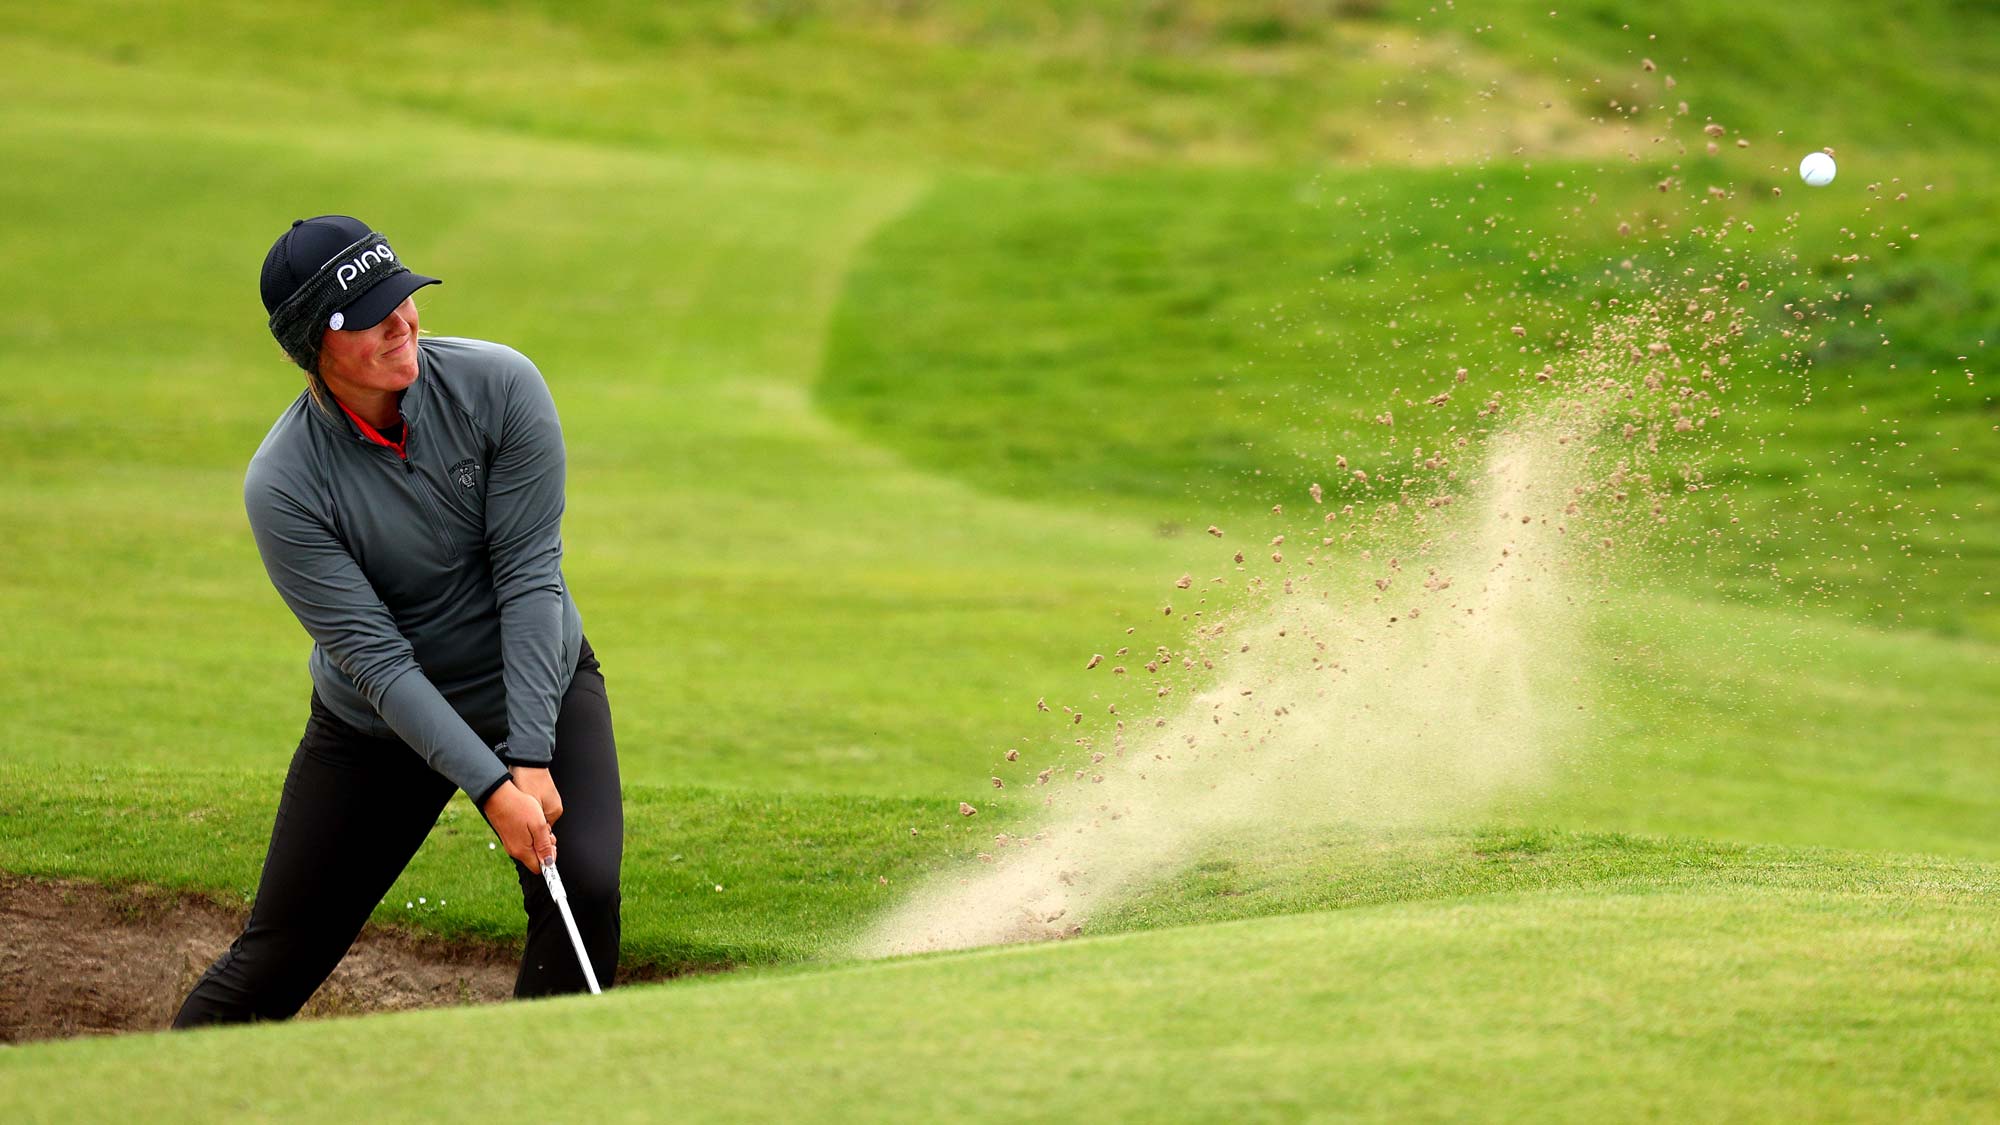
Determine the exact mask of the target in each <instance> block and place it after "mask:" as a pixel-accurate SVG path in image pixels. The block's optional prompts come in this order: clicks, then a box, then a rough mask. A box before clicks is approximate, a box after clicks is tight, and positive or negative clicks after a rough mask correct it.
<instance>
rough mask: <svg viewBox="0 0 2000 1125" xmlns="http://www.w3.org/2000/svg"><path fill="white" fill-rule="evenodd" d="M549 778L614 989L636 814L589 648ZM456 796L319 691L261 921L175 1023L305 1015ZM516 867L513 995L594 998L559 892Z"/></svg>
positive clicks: (256, 919)
mask: <svg viewBox="0 0 2000 1125" xmlns="http://www.w3.org/2000/svg"><path fill="white" fill-rule="evenodd" d="M549 773H550V776H551V777H552V779H553V780H554V781H555V784H556V790H557V791H558V792H559V793H561V794H562V802H563V815H562V819H561V820H559V821H557V822H556V825H555V833H556V851H557V862H558V865H559V866H560V868H561V870H562V879H563V888H564V890H566V891H567V892H568V893H569V902H570V908H571V910H572V911H574V912H575V914H576V925H577V929H578V930H580V931H581V932H582V933H583V942H584V945H585V947H586V948H588V949H589V950H590V961H591V966H592V968H593V969H594V970H595V971H596V973H597V979H598V982H599V983H600V984H602V985H603V986H604V987H606V988H609V987H610V986H611V982H612V977H613V976H614V975H615V972H616V969H617V965H618V905H619V896H618V866H619V862H620V860H621V858H622V856H623V853H624V846H625V813H624V807H623V805H622V803H621V802H620V799H619V790H618V748H617V745H616V744H615V743H614V742H613V741H612V737H611V704H610V701H609V699H608V698H607V697H606V695H605V693H604V676H603V673H602V672H601V671H600V670H599V668H598V663H597V658H596V655H595V654H594V653H593V652H592V651H591V649H590V642H589V641H585V642H584V643H583V645H582V651H581V654H580V655H579V658H578V660H577V669H576V675H575V678H574V679H572V680H571V682H570V685H569V690H568V691H567V692H565V693H564V695H563V699H562V708H561V710H560V711H559V712H558V713H557V716H556V742H555V756H554V760H553V761H552V762H550V764H549ZM456 791H457V790H456V789H455V788H454V787H453V786H452V783H451V782H449V781H447V780H445V779H444V777H443V776H442V775H440V774H438V773H436V772H434V771H433V770H432V769H431V768H430V767H429V766H428V765H426V764H425V763H424V760H423V759H422V758H421V757H419V756H418V755H417V752H416V751H415V750H412V749H411V748H410V747H409V745H408V744H406V743H404V742H403V741H402V740H401V739H397V738H371V737H369V736H367V735H365V734H362V733H361V732H359V731H357V730H355V729H354V728H353V727H351V726H348V725H347V724H346V723H344V722H342V721H341V720H340V719H339V718H338V717H336V716H335V715H334V714H333V713H332V712H331V711H329V710H327V708H326V706H325V704H323V703H321V702H320V699H319V695H318V693H317V692H315V693H314V694H313V698H312V716H311V718H310V719H308V720H307V722H306V730H305V737H304V738H302V739H301V740H300V741H299V748H298V751H297V752H296V753H295V754H293V755H292V767H291V771H290V772H289V773H288V774H287V775H286V776H285V790H284V795H283V796H282V797H281V798H280V799H279V801H278V818H277V823H276V824H275V825H273V827H272V829H271V849H270V852H269V854H268V855H267V856H266V857H265V859H264V874H263V877H262V878H261V880H260V881H259V882H258V884H257V900H256V902H255V903H254V904H253V905H252V906H251V907H250V920H249V921H248V922H247V923H245V924H244V927H243V933H242V935H241V936H239V937H238V938H237V939H236V941H235V942H234V943H233V944H231V945H230V947H229V950H228V951H227V952H225V953H224V954H223V955H222V956H221V957H220V958H218V959H217V960H216V962H215V964H214V965H211V966H210V967H209V970H208V972H207V973H205V974H203V976H202V978H201V980H200V981H198V982H196V984H195V986H194V990H193V991H192V992H190V993H188V998H187V1000H186V1001H185V1002H184V1003H182V1005H181V1010H180V1014H179V1015H177V1016H175V1017H174V1026H175V1027H198V1026H200V1025H203V1024H210V1023H242V1022H246V1021H249V1020H279V1019H286V1018H289V1017H290V1016H292V1015H293V1014H294V1013H296V1012H297V1011H298V1010H299V1009H300V1008H301V1007H303V1006H304V1005H305V1002H306V1000H307V999H308V998H310V997H311V996H312V994H313V990H314V989H317V988H318V987H319V986H320V984H321V983H322V982H323V981H325V980H326V978H327V976H328V975H329V974H331V973H332V972H333V970H334V967H335V966H336V965H338V964H340V959H341V958H342V957H343V956H345V955H346V954H347V949H348V947H349V946H350V945H352V944H354V939H355V936H356V935H358V934H359V933H360V932H361V927H362V925H363V923H365V922H367V920H368V915H369V914H370V912H372V911H373V910H374V909H375V904H376V903H379V902H381V901H382V896H383V895H385V894H387V893H388V892H389V887H390V886H391V885H392V884H394V883H395V881H396V877H397V876H398V875H400V874H402V871H403V868H404V867H405V866H406V865H407V864H408V863H409V862H410V857H411V856H413V855H415V854H416V852H417V847H418V846H419V845H420V844H422V843H423V842H424V837H425V836H427V835H429V834H430V830H431V826H432V825H434V824H436V823H437V818H438V814H439V813H441V812H443V811H444V807H445V804H446V803H447V802H449V801H450V800H451V796H452V794H453V793H454V792H456ZM514 867H515V870H516V873H517V874H518V875H519V876H520V880H521V897H522V903H523V905H524V906H525V907H526V908H527V912H528V942H527V949H526V950H525V951H524V952H523V954H522V956H521V972H520V975H519V976H518V977H517V978H516V979H515V982H514V995H515V996H517V997H527V996H547V995H552V994H555V993H563V992H582V991H584V988H585V985H584V980H583V969H582V967H581V966H579V965H578V964H577V960H576V951H575V949H574V947H573V946H571V945H570V941H569V932H568V931H567V930H565V929H564V928H563V922H562V915H561V913H560V912H559V911H558V910H557V909H556V905H555V900H554V899H553V898H551V897H550V896H549V891H548V886H547V884H546V883H544V882H543V881H542V877H541V876H540V875H535V874H531V873H530V872H529V871H528V869H527V867H526V866H525V865H523V864H521V863H519V862H516V863H515V864H514Z"/></svg>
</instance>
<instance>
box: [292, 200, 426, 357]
mask: <svg viewBox="0 0 2000 1125" xmlns="http://www.w3.org/2000/svg"><path fill="white" fill-rule="evenodd" d="M372 229H373V228H371V227H370V226H369V225H368V224H367V223H364V222H362V221H361V220H360V219H357V218H354V217H353V216H351V215H321V216H319V217H317V218H312V219H293V220H292V226H291V229H290V230H287V231H286V232H285V233H283V234H281V235H279V236H278V241H276V242H273V243H272V244H271V252H270V253H269V254H266V255H264V274H263V277H262V278H261V279H260V283H259V287H260V288H261V289H262V291H263V297H264V311H265V312H266V313H270V312H275V311H277V308H278V306H279V305H282V304H284V303H285V298H287V297H290V296H291V295H292V294H293V293H294V292H296V291H297V290H298V287H299V286H301V285H304V284H305V283H306V279H307V278H310V277H311V276H312V275H313V274H316V273H318V272H319V270H320V267H322V266H324V265H326V264H327V263H328V262H331V261H332V260H333V259H334V258H335V257H337V256H338V255H339V254H340V252H341V251H342V250H345V249H347V248H348V247H349V246H352V245H354V244H355V243H356V242H359V241H361V240H362V239H363V238H366V237H368V233H369V231H370V230H372ZM442 284H444V283H443V282H441V281H439V280H438V279H437V278H435V277H425V276H423V275H422V274H416V273H399V274H397V275H396V276H394V277H392V278H390V279H389V280H387V281H384V282H382V283H381V284H380V285H376V286H374V287H373V288H371V289H368V290H366V291H364V292H363V293H362V294H361V295H360V296H359V297H356V298H355V299H354V302H353V303H352V304H350V305H346V306H344V307H342V308H341V309H340V310H339V312H340V317H341V322H342V323H341V325H340V327H341V328H342V329H343V330H345V331H349V332H356V331H359V330H361V329H364V328H373V327H375V326H376V325H377V324H380V323H382V318H383V317H385V316H388V315H389V314H390V313H391V312H394V311H395V308H396V306H397V305H400V304H402V303H403V298H405V297H408V296H409V295H410V294H412V293H415V292H416V291H417V290H419V289H422V288H423V287H424V286H426V285H442Z"/></svg>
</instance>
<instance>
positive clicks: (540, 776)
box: [507, 766, 562, 825]
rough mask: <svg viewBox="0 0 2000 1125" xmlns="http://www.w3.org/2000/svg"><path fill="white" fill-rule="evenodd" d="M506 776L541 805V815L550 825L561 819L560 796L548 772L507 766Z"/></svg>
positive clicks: (525, 767) (527, 767)
mask: <svg viewBox="0 0 2000 1125" xmlns="http://www.w3.org/2000/svg"><path fill="white" fill-rule="evenodd" d="M507 775H508V776H509V777H512V778H513V779H514V784H515V785H518V786H520V788H521V791H522V792H524V793H526V794H527V795H528V796H530V797H533V798H534V799H535V800H537V801H540V802H541V803H542V815H543V816H545V817H548V818H549V823H550V824H551V825H553V824H555V822H556V821H558V820H561V819H562V794H560V793H558V792H556V783H555V781H554V780H553V779H551V778H550V777H549V771H547V770H545V769H538V768H536V767H534V766H509V767H507Z"/></svg>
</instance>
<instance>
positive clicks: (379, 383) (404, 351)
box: [319, 297, 417, 391]
mask: <svg viewBox="0 0 2000 1125" xmlns="http://www.w3.org/2000/svg"><path fill="white" fill-rule="evenodd" d="M319 349H320V356H319V366H320V372H321V374H323V375H325V376H326V377H327V378H328V379H329V380H336V379H337V380H340V381H343V382H347V383H352V384H355V385H357V386H361V387H366V388H368V389H370V390H377V391H400V390H402V389H403V388H405V387H407V386H409V385H410V384H411V383H414V382H416V381H417V302H416V299H415V298H413V297H405V298H403V303H402V304H400V305H397V306H396V308H395V311H393V312H391V313H390V314H389V315H388V316H385V317H383V318H382V321H381V323H379V324H376V325H374V326H372V327H369V328H363V329H361V330H360V331H358V332H349V331H346V330H344V329H343V330H332V329H329V330H328V331H327V332H326V334H325V335H324V336H322V337H321V338H320V345H319Z"/></svg>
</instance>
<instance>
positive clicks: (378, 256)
mask: <svg viewBox="0 0 2000 1125" xmlns="http://www.w3.org/2000/svg"><path fill="white" fill-rule="evenodd" d="M395 260H396V252H395V251H394V250H391V249H389V244H388V243H386V242H378V243H376V244H375V245H374V246H372V247H370V248H369V249H367V250H363V251H362V252H361V253H359V254H356V255H355V256H354V257H352V258H350V259H348V260H347V261H345V262H342V263H340V268H339V269H337V270H335V271H334V274H333V276H334V279H335V280H337V281H339V282H340V287H341V289H343V290H345V289H346V288H347V283H348V282H350V281H353V280H355V279H356V278H359V277H360V276H361V275H362V274H364V273H367V272H368V271H369V269H370V268H371V267H374V266H379V265H381V264H383V263H384V262H393V261H395Z"/></svg>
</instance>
